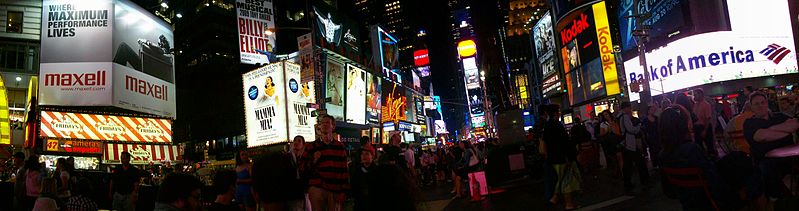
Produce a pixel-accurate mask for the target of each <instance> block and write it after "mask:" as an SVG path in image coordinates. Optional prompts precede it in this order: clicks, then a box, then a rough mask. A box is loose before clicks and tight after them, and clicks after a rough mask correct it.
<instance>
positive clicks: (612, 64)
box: [591, 1, 621, 95]
mask: <svg viewBox="0 0 799 211" xmlns="http://www.w3.org/2000/svg"><path fill="white" fill-rule="evenodd" d="M591 7H592V9H593V10H594V24H596V35H597V40H598V41H599V55H600V58H601V60H602V73H603V75H604V76H605V90H607V95H615V94H619V93H620V92H621V89H619V75H618V73H616V57H615V56H614V55H613V41H612V39H611V36H610V27H609V26H608V12H607V11H608V10H607V8H605V2H604V1H602V2H599V3H596V4H594V5H592V6H591Z"/></svg>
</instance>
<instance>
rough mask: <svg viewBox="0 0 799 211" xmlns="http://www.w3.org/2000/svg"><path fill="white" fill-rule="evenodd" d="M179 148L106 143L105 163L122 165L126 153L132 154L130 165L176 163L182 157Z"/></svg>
mask: <svg viewBox="0 0 799 211" xmlns="http://www.w3.org/2000/svg"><path fill="white" fill-rule="evenodd" d="M179 148H180V147H178V146H177V145H157V144H119V143H106V144H105V151H104V153H103V163H106V164H109V163H120V162H121V161H120V160H121V157H122V156H121V155H122V152H125V151H127V152H128V153H130V154H131V159H130V163H133V164H148V163H150V162H151V161H152V162H154V163H157V162H166V161H175V160H177V157H178V155H180V150H179Z"/></svg>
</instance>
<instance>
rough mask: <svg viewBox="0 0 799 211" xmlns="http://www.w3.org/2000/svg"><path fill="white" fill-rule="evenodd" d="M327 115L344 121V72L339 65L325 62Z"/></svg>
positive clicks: (331, 61) (330, 61)
mask: <svg viewBox="0 0 799 211" xmlns="http://www.w3.org/2000/svg"><path fill="white" fill-rule="evenodd" d="M325 82H326V84H327V88H326V93H325V98H326V99H327V100H326V101H327V105H326V106H325V108H327V114H329V115H330V116H333V118H335V119H336V120H339V121H344V100H345V99H344V91H345V90H344V70H343V67H342V66H341V64H340V63H338V62H334V61H333V60H328V61H327V80H326V81H325Z"/></svg>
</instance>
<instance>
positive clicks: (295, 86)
mask: <svg viewBox="0 0 799 211" xmlns="http://www.w3.org/2000/svg"><path fill="white" fill-rule="evenodd" d="M284 64H285V72H286V88H285V90H286V105H287V107H288V108H287V110H286V111H287V112H288V114H287V117H286V118H287V120H288V125H289V126H288V127H289V130H288V132H289V136H288V137H289V139H292V140H293V139H294V137H295V136H302V137H303V138H305V140H313V139H314V137H316V131H315V130H314V126H315V125H316V120H315V118H314V117H312V116H311V112H312V111H314V110H315V109H313V108H311V107H309V106H308V104H309V103H312V102H313V101H314V95H313V92H314V90H313V87H308V86H306V84H301V83H300V81H301V78H302V74H301V72H302V70H301V68H300V65H298V64H294V63H290V62H285V63H284Z"/></svg>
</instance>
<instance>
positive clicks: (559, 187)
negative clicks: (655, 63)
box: [528, 87, 799, 210]
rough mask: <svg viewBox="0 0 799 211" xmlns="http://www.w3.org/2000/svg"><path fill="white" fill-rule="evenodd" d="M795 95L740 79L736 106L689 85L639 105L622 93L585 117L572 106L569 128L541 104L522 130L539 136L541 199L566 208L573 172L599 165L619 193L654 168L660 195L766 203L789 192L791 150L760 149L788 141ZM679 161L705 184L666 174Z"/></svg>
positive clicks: (689, 200)
mask: <svg viewBox="0 0 799 211" xmlns="http://www.w3.org/2000/svg"><path fill="white" fill-rule="evenodd" d="M797 100H799V99H797V96H796V95H792V94H786V95H784V96H782V97H777V95H776V93H775V92H773V91H771V92H769V90H761V91H757V90H754V89H753V88H752V87H746V88H745V89H744V90H743V92H742V93H741V94H740V96H739V97H738V98H737V100H736V101H737V102H739V103H740V104H741V105H740V106H736V105H735V102H733V103H730V101H731V100H727V99H721V100H719V99H716V98H708V97H707V96H706V95H705V93H704V90H702V89H695V90H693V91H692V92H691V93H690V95H689V94H688V93H678V94H674V95H668V96H659V97H657V98H655V100H654V102H653V103H650V104H649V105H647V106H646V107H645V108H644V109H646V112H645V113H644V112H640V113H635V112H633V110H632V106H631V104H630V103H629V102H622V103H621V104H620V106H619V107H615V108H614V109H613V111H610V110H605V111H602V112H601V113H599V115H597V116H593V115H591V117H592V118H590V119H588V120H585V121H582V120H581V119H580V118H579V116H580V115H575V116H577V117H574V124H572V125H570V126H571V127H570V128H569V129H567V128H566V126H565V125H564V124H563V123H562V122H561V114H560V111H561V107H560V105H556V104H550V105H542V106H541V107H539V117H540V118H539V121H537V123H536V125H535V127H534V128H533V129H531V130H530V131H529V132H530V134H531V135H529V136H528V137H529V138H528V140H531V141H535V142H538V143H539V144H538V146H539V153H540V154H541V155H542V156H543V157H544V159H545V161H546V162H545V163H546V164H545V168H544V170H545V171H544V181H545V194H544V195H545V199H546V200H548V201H549V203H551V204H554V205H557V204H558V203H559V202H561V199H562V201H563V204H564V205H563V206H564V207H565V208H566V209H567V210H571V209H576V208H579V207H580V205H577V204H575V202H574V200H572V193H575V192H576V191H578V190H580V186H581V184H580V182H581V177H582V176H593V177H594V178H596V173H597V171H596V170H597V169H599V167H605V168H607V169H609V170H610V171H611V172H615V174H616V176H617V177H618V178H621V180H622V181H623V184H624V187H623V188H624V191H625V192H627V193H632V192H633V191H634V190H635V188H636V185H635V183H633V176H634V175H635V174H637V178H638V180H637V181H638V184H639V185H641V186H643V187H646V188H648V187H651V186H652V185H653V184H652V183H653V181H651V179H650V178H652V176H651V174H659V175H660V178H661V182H662V183H661V184H663V190H664V192H665V193H666V195H667V196H669V197H672V198H675V199H679V200H680V202H681V203H682V206H683V208H684V209H685V210H713V209H717V210H718V209H720V210H730V209H739V208H742V207H751V208H754V209H755V210H765V209H766V208H768V207H770V206H774V203H771V202H773V201H775V200H779V199H785V198H786V197H788V196H791V195H792V193H791V191H790V188H792V187H788V185H786V184H785V183H784V182H783V178H784V177H785V176H786V175H788V174H789V173H790V172H791V169H793V168H794V166H793V165H794V163H792V162H791V158H786V157H775V156H767V154H768V152H770V151H772V150H775V149H778V148H781V147H789V146H791V145H793V144H795V143H796V141H797V140H796V138H797V136H796V134H797V133H796V132H797V129H799V122H798V121H797V119H796V118H797V117H799V116H797V114H798V113H797V112H799V109H797ZM744 102H745V103H744ZM639 111H640V110H639ZM637 114H644V115H645V116H640V117H639V116H638V115H637ZM600 152H601V153H600ZM600 154H604V156H601V157H600ZM603 161H604V162H603ZM600 163H602V164H603V165H604V166H601V165H600ZM686 169H699V171H700V172H701V174H700V175H701V178H702V179H703V180H705V181H706V182H705V184H706V186H707V188H708V190H709V191H708V192H709V194H705V192H702V191H701V189H693V188H686V187H683V186H680V184H673V183H672V182H671V180H670V178H677V177H680V175H678V174H679V173H671V172H681V171H682V172H685V171H683V170H686ZM683 176H684V175H683ZM706 195H709V196H710V197H708V196H706ZM769 199H771V200H769Z"/></svg>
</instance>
